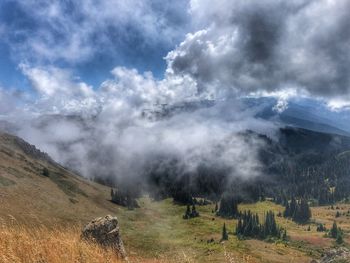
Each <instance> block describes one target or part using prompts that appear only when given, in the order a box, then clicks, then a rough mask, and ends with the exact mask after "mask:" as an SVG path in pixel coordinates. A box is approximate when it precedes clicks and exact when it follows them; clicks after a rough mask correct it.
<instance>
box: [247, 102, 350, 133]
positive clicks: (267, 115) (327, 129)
mask: <svg viewBox="0 0 350 263" xmlns="http://www.w3.org/2000/svg"><path fill="white" fill-rule="evenodd" d="M245 103H246V105H248V106H249V105H252V104H260V105H264V107H263V108H262V110H261V111H259V112H258V113H257V115H256V117H259V118H262V119H265V120H271V121H274V122H279V123H281V124H285V125H288V126H293V127H297V128H303V129H307V130H311V131H317V132H324V133H331V134H338V135H345V136H350V125H349V124H350V112H337V111H332V110H330V109H328V108H327V107H326V106H325V105H323V104H322V103H320V102H315V101H311V100H299V101H291V102H289V103H288V107H287V108H286V109H285V110H284V111H282V112H278V111H275V110H274V109H273V107H274V105H276V103H277V101H276V100H275V99H272V98H260V99H247V100H245Z"/></svg>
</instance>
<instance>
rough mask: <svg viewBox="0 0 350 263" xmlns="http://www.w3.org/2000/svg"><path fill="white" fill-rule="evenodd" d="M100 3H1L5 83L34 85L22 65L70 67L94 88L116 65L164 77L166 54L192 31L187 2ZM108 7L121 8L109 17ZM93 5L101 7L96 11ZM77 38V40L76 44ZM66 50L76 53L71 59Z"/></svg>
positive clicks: (1, 79)
mask: <svg viewBox="0 0 350 263" xmlns="http://www.w3.org/2000/svg"><path fill="white" fill-rule="evenodd" d="M95 2H96V3H97V4H94V3H93V1H85V4H82V3H84V1H48V2H47V1H16V0H4V1H1V3H0V25H1V27H0V36H1V38H0V39H1V40H0V58H1V61H0V83H1V86H3V87H5V88H13V87H16V88H19V89H22V88H23V87H24V88H28V87H29V86H28V83H27V82H26V81H25V77H24V76H23V74H22V73H21V71H20V70H19V69H18V65H19V64H20V63H29V64H30V65H31V66H33V67H34V66H38V65H39V66H45V65H50V66H57V67H63V68H69V69H70V70H71V71H73V72H74V74H75V75H77V76H79V77H80V78H81V79H83V80H84V81H85V82H87V83H88V84H91V85H93V86H94V87H98V86H99V85H100V84H101V82H102V81H104V80H105V79H107V78H108V77H109V76H110V71H111V70H112V69H113V68H114V67H116V66H126V67H129V68H136V69H138V70H139V71H140V72H144V71H152V72H153V74H154V75H155V76H156V77H157V78H162V77H163V74H164V71H165V68H166V63H165V60H164V56H166V55H167V53H168V52H169V51H170V50H172V49H173V48H174V47H175V45H176V44H179V43H180V42H181V40H182V39H183V38H184V35H185V33H186V32H187V31H188V30H189V29H188V28H189V23H190V21H189V15H188V13H187V5H188V3H187V1H185V0H181V1H176V3H170V2H166V1H159V0H154V1H144V3H145V4H141V5H140V4H138V3H137V2H138V1H129V3H128V4H117V2H122V1H95ZM109 2H110V3H109ZM125 3H126V2H125ZM84 5H85V6H84ZM109 6H114V8H115V9H116V11H115V12H111V13H110V14H105V15H104V14H103V12H105V11H104V10H103V8H107V7H109ZM81 7H84V8H85V9H84V10H81ZM89 8H91V9H93V8H96V13H94V12H90V11H89ZM118 8H119V9H120V12H119V10H118ZM50 12H51V14H50ZM99 12H100V13H99ZM133 15H134V16H133ZM118 16H119V18H118ZM113 19H115V21H113ZM96 21H100V22H99V23H100V24H98V23H96ZM80 31H81V32H80ZM74 41H76V42H78V44H77V46H76V47H73V48H72V47H71V46H72V45H75V44H74ZM54 46H55V47H54ZM70 48H71V50H69V49H70ZM41 51H42V52H41ZM66 51H67V52H75V54H74V56H72V57H70V55H69V54H68V55H66V54H64V53H65V52H66ZM80 53H81V54H80Z"/></svg>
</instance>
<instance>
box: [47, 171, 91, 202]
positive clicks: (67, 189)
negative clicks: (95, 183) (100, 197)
mask: <svg viewBox="0 0 350 263" xmlns="http://www.w3.org/2000/svg"><path fill="white" fill-rule="evenodd" d="M49 178H50V179H51V181H53V182H54V183H55V184H56V185H57V186H58V187H59V188H60V189H61V190H62V191H63V192H64V193H65V194H66V195H68V196H69V197H75V196H76V194H80V195H82V196H85V197H87V194H86V193H85V192H84V191H83V190H81V189H80V188H79V186H78V184H77V183H76V182H73V181H70V180H67V179H65V177H64V176H63V175H62V174H60V173H56V172H52V171H50V175H49Z"/></svg>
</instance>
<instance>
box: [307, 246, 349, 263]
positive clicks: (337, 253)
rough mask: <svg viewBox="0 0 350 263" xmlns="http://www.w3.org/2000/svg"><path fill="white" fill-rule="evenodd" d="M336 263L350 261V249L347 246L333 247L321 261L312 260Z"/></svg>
mask: <svg viewBox="0 0 350 263" xmlns="http://www.w3.org/2000/svg"><path fill="white" fill-rule="evenodd" d="M314 262H316V263H317V262H319V263H336V262H350V250H349V249H347V248H345V247H339V248H333V249H330V250H329V251H327V252H326V253H325V255H324V256H323V257H322V258H321V260H320V261H316V260H314V261H312V262H311V263H314Z"/></svg>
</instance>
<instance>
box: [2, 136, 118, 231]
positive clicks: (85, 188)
mask: <svg viewBox="0 0 350 263" xmlns="http://www.w3.org/2000/svg"><path fill="white" fill-rule="evenodd" d="M44 168H46V169H47V170H48V174H47V173H45V172H44ZM108 199H109V188H107V187H104V186H101V185H99V184H96V183H93V182H90V181H87V180H85V179H83V178H81V177H79V176H77V175H75V174H73V173H72V172H70V171H68V170H67V169H65V168H63V167H62V166H60V165H58V164H57V163H55V162H54V161H52V160H51V159H50V157H49V156H47V155H46V154H44V153H42V152H40V151H39V150H37V149H36V148H35V147H34V146H32V145H30V144H28V143H26V142H25V141H23V140H21V139H20V138H18V137H15V136H12V135H9V134H4V133H0V207H1V209H0V219H1V220H3V221H5V222H6V221H8V220H9V219H12V220H17V221H20V222H24V223H28V224H35V223H39V222H45V223H50V222H52V221H64V222H69V221H72V222H77V221H79V222H87V221H89V220H91V219H92V218H93V217H96V216H103V215H106V214H115V213H116V212H117V210H118V207H117V206H116V205H114V204H112V203H111V202H109V201H108Z"/></svg>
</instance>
